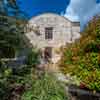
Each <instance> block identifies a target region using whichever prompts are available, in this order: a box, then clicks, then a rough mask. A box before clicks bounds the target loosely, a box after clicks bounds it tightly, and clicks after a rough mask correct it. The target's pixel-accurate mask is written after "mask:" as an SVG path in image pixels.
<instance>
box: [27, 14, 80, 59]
mask: <svg viewBox="0 0 100 100" xmlns="http://www.w3.org/2000/svg"><path fill="white" fill-rule="evenodd" d="M46 27H53V39H51V40H46V39H45V28H46ZM27 29H28V30H27V32H26V36H27V37H28V39H29V40H30V42H31V43H32V45H33V46H36V47H37V48H45V47H52V48H59V47H60V46H63V45H66V43H70V42H72V41H74V40H75V39H77V38H79V37H80V26H79V24H77V23H75V22H71V21H69V20H68V19H66V18H64V17H62V16H59V15H56V14H52V13H45V14H41V15H39V16H36V17H33V18H32V19H31V20H30V21H29V22H28V24H27ZM35 29H38V31H39V32H40V34H36V33H35V32H36V31H34V30H35ZM53 53H54V51H53ZM54 54H55V53H54ZM56 56H57V55H56ZM56 58H57V57H56Z"/></svg>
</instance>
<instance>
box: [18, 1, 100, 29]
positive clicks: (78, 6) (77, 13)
mask: <svg viewBox="0 0 100 100" xmlns="http://www.w3.org/2000/svg"><path fill="white" fill-rule="evenodd" d="M17 1H18V4H19V6H20V9H21V10H23V11H24V12H25V13H27V14H28V16H29V18H31V17H32V16H36V15H38V14H41V13H44V12H53V13H57V14H59V15H62V16H65V17H66V18H69V19H70V20H73V21H76V20H78V21H80V23H81V28H83V26H84V25H85V24H86V23H87V22H88V21H89V20H90V19H91V18H92V17H93V16H94V15H96V14H99V13H100V10H99V9H100V0H88V1H87V0H17Z"/></svg>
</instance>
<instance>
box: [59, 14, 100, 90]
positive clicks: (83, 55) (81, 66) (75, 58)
mask: <svg viewBox="0 0 100 100" xmlns="http://www.w3.org/2000/svg"><path fill="white" fill-rule="evenodd" d="M81 34H82V37H81V38H80V40H79V41H77V42H75V43H74V44H71V45H70V46H67V47H66V48H65V49H64V50H63V52H64V53H63V55H62V59H61V61H60V63H59V66H60V68H61V70H62V71H63V72H64V73H65V74H70V75H71V76H74V75H75V76H77V80H79V81H80V86H81V87H83V85H84V87H86V88H89V89H92V90H97V91H100V17H99V16H97V17H94V19H93V20H91V21H90V23H89V24H88V26H87V27H86V29H85V30H84V32H83V33H81Z"/></svg>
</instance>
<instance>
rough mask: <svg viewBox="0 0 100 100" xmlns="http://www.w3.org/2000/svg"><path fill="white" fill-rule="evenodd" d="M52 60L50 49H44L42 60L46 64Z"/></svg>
mask: <svg viewBox="0 0 100 100" xmlns="http://www.w3.org/2000/svg"><path fill="white" fill-rule="evenodd" d="M51 58H52V47H46V48H45V50H44V59H45V61H46V62H50V61H51Z"/></svg>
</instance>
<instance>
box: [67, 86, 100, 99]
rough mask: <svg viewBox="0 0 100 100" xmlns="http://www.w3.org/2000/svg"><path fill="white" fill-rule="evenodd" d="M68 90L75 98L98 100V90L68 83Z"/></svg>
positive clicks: (99, 95) (99, 96)
mask: <svg viewBox="0 0 100 100" xmlns="http://www.w3.org/2000/svg"><path fill="white" fill-rule="evenodd" d="M68 92H69V93H70V94H71V97H72V98H74V99H75V100H100V92H96V91H92V90H89V89H87V88H80V87H78V86H75V85H69V86H68ZM72 100H73V99H72Z"/></svg>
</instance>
